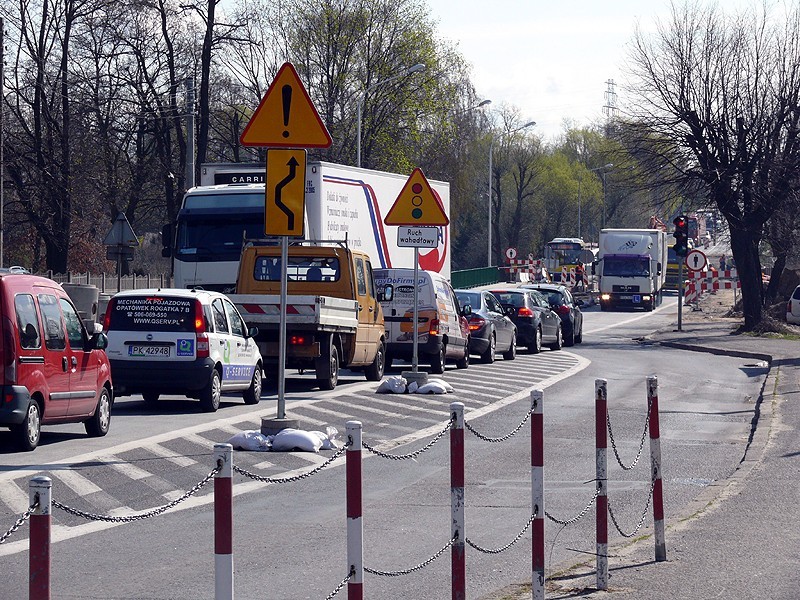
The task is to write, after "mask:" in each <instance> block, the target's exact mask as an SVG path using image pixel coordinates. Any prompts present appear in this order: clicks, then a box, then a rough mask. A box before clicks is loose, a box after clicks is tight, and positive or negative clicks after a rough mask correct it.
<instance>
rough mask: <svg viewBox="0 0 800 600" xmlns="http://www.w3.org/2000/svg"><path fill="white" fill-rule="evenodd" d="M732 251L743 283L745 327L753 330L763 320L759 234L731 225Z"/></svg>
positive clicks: (747, 329)
mask: <svg viewBox="0 0 800 600" xmlns="http://www.w3.org/2000/svg"><path fill="white" fill-rule="evenodd" d="M730 234H731V251H732V252H733V259H734V261H736V272H737V274H738V276H739V281H740V282H741V285H742V311H743V312H744V329H745V330H746V331H750V330H752V329H753V328H754V327H755V326H756V325H758V323H759V322H761V308H762V297H763V287H762V283H761V262H760V260H759V258H758V242H759V236H758V235H757V234H754V233H753V232H752V231H750V230H746V229H739V228H734V227H732V226H731V227H730Z"/></svg>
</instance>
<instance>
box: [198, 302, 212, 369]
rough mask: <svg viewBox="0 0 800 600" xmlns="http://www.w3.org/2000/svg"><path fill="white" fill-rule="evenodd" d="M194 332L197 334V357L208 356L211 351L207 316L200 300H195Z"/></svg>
mask: <svg viewBox="0 0 800 600" xmlns="http://www.w3.org/2000/svg"><path fill="white" fill-rule="evenodd" d="M194 332H195V334H196V335H197V358H208V357H209V356H210V355H211V352H210V346H209V342H208V333H206V317H205V315H204V314H203V304H202V303H201V302H200V301H199V300H195V302H194Z"/></svg>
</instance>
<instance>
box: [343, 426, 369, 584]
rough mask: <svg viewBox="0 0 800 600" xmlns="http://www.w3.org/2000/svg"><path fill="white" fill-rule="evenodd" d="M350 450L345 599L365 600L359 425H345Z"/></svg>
mask: <svg viewBox="0 0 800 600" xmlns="http://www.w3.org/2000/svg"><path fill="white" fill-rule="evenodd" d="M345 431H346V434H347V441H348V442H350V446H349V447H348V448H347V452H346V453H345V461H346V462H345V476H346V488H347V565H348V573H350V580H349V581H348V582H347V599H348V600H362V598H363V597H364V524H363V522H362V510H363V509H362V505H361V489H362V481H361V448H362V444H361V432H362V430H361V421H348V422H347V424H346V425H345Z"/></svg>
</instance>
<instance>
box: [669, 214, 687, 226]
mask: <svg viewBox="0 0 800 600" xmlns="http://www.w3.org/2000/svg"><path fill="white" fill-rule="evenodd" d="M672 224H673V225H675V227H676V228H679V229H680V228H683V227H686V225H687V223H686V217H684V216H680V217H675V219H674V220H673V221H672Z"/></svg>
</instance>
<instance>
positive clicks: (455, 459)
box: [450, 402, 467, 600]
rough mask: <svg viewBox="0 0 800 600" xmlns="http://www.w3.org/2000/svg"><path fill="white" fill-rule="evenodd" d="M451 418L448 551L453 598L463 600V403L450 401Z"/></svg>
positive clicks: (465, 570)
mask: <svg viewBox="0 0 800 600" xmlns="http://www.w3.org/2000/svg"><path fill="white" fill-rule="evenodd" d="M450 416H451V417H452V418H453V420H454V422H453V426H452V427H451V428H450V515H451V519H450V522H451V526H450V539H453V540H455V541H454V542H453V545H452V550H451V552H450V565H451V579H452V590H453V592H452V599H453V600H466V597H467V560H466V554H465V552H464V551H465V549H466V543H465V542H466V539H467V535H466V533H465V532H464V404H463V403H462V402H452V403H451V404H450Z"/></svg>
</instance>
